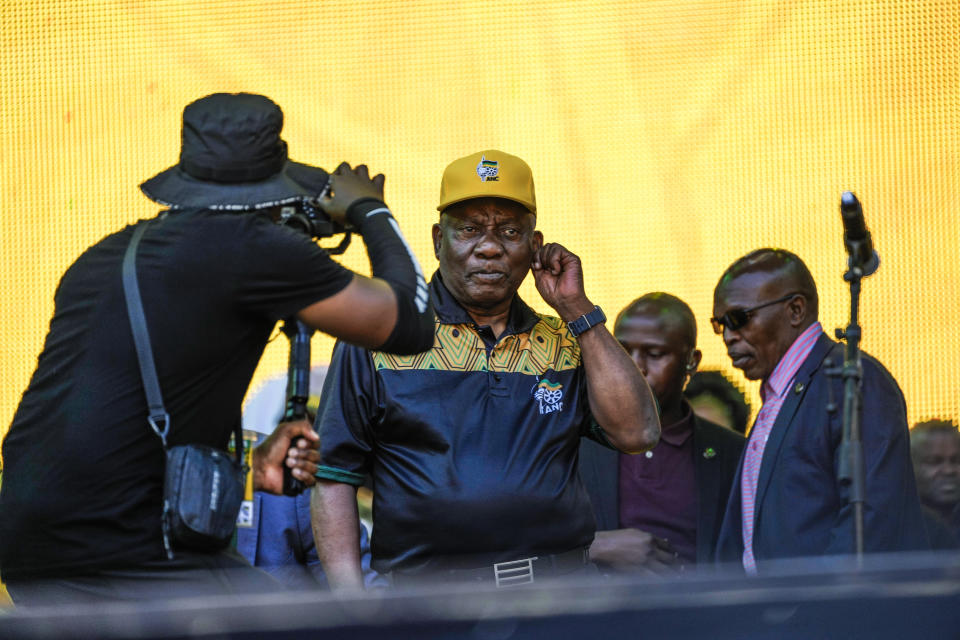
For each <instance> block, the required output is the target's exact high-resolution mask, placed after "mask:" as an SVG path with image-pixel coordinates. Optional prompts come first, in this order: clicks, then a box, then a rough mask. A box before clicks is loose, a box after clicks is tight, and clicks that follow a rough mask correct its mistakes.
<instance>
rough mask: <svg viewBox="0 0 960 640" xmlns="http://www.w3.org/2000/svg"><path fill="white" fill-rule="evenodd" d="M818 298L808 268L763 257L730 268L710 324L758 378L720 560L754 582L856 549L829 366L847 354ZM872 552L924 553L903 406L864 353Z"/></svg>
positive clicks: (773, 254)
mask: <svg viewBox="0 0 960 640" xmlns="http://www.w3.org/2000/svg"><path fill="white" fill-rule="evenodd" d="M818 304H819V299H818V296H817V287H816V284H815V283H814V281H813V276H812V275H810V271H809V270H808V269H807V266H806V265H805V264H804V263H803V261H802V260H801V259H800V258H799V257H797V256H796V255H794V254H792V253H790V252H789V251H784V250H783V249H758V250H756V251H753V252H751V253H749V254H747V255H745V256H743V257H742V258H740V259H738V260H737V261H735V262H734V263H733V264H732V265H730V266H729V267H728V268H727V270H726V271H725V272H724V273H723V275H722V276H721V277H720V281H719V282H718V284H717V286H716V289H715V290H714V297H713V314H714V317H713V318H711V322H712V323H713V325H714V330H715V331H716V332H717V333H718V334H721V335H722V336H723V341H724V343H725V344H726V346H727V354H728V355H729V356H730V360H731V361H732V363H733V366H734V367H735V368H737V369H740V370H741V371H743V374H744V376H746V378H747V379H748V380H760V381H761V388H760V395H761V397H762V398H763V406H762V407H761V409H760V412H759V413H758V415H757V419H756V421H755V422H754V426H753V428H752V429H751V430H750V437H749V439H748V440H747V444H746V448H745V449H744V454H743V458H742V459H741V462H740V468H739V469H738V471H737V477H736V480H735V481H734V485H733V489H732V491H731V495H730V500H729V502H728V503H727V511H726V515H725V517H724V521H723V526H722V528H721V530H720V538H719V541H718V543H717V544H718V547H717V553H718V557H719V558H720V559H721V560H725V561H736V562H741V563H742V564H743V567H744V569H745V570H746V571H747V572H748V573H755V572H756V571H757V569H758V567H759V565H761V564H762V563H763V562H764V561H766V560H774V559H777V558H789V557H801V556H803V557H808V556H823V555H831V554H852V553H854V552H855V543H854V527H853V507H852V506H851V505H850V503H849V502H848V493H847V490H846V489H845V488H843V487H841V486H840V484H839V482H838V480H837V456H838V447H839V446H840V442H841V435H842V434H841V431H842V415H841V414H842V411H841V410H839V409H838V410H836V411H833V412H830V413H828V412H827V405H828V403H829V402H830V399H831V398H832V399H833V402H834V403H836V404H837V405H838V406H842V403H843V380H842V378H840V377H839V376H836V377H829V376H828V375H827V373H826V369H827V368H828V366H829V365H827V364H825V360H827V359H828V357H829V358H830V359H831V360H832V362H833V366H834V367H838V366H840V365H841V364H842V363H843V349H842V346H841V345H839V344H838V343H836V342H834V341H832V340H831V339H830V338H828V337H827V335H826V334H825V333H824V332H823V329H822V327H821V326H820V323H819V322H818V321H817V314H818ZM862 365H863V378H862V391H863V403H862V424H863V438H862V442H863V456H864V464H865V467H864V468H865V469H866V502H865V504H864V540H865V549H866V551H867V552H878V551H900V550H912V549H925V548H927V547H928V543H927V539H926V534H925V533H924V527H923V523H922V516H921V513H920V502H919V499H918V498H917V490H916V485H915V483H914V478H913V466H912V465H911V463H910V452H909V441H908V437H909V436H908V431H907V418H906V403H905V402H904V399H903V394H902V393H901V392H900V387H899V386H897V383H896V381H895V380H894V379H893V377H892V376H891V375H890V374H889V373H888V372H887V370H886V369H885V368H884V367H883V365H882V364H880V363H879V362H877V361H876V360H875V359H874V358H872V357H870V356H869V355H867V354H865V353H864V354H862Z"/></svg>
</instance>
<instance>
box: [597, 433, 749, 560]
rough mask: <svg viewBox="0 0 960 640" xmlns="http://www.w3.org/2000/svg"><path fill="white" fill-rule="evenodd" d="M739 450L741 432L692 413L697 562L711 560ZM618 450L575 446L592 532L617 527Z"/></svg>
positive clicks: (618, 498) (618, 499)
mask: <svg viewBox="0 0 960 640" xmlns="http://www.w3.org/2000/svg"><path fill="white" fill-rule="evenodd" d="M742 450H743V436H741V435H740V434H739V433H736V432H735V431H731V430H730V429H726V428H724V427H721V426H720V425H718V424H714V423H712V422H708V421H707V420H704V419H703V418H700V417H698V416H696V415H694V422H693V462H694V464H693V468H694V474H695V475H696V485H697V562H699V563H703V562H709V561H711V560H713V552H714V547H715V545H716V541H717V534H718V533H719V531H720V523H721V521H722V519H723V512H724V508H725V506H726V502H727V496H728V495H729V492H730V483H731V482H733V477H734V474H735V473H736V470H737V461H738V460H739V459H740V452H741V451H742ZM620 455H622V454H621V453H620V452H619V451H615V450H613V449H608V448H607V447H604V446H601V445H599V444H597V443H596V442H593V441H592V440H587V439H583V440H581V444H580V478H581V480H582V481H583V484H584V486H586V488H587V493H589V494H590V502H591V503H592V504H593V515H594V517H595V518H596V520H597V530H598V531H607V530H611V529H620V528H622V527H621V526H620V488H619V469H620V465H619V456H620Z"/></svg>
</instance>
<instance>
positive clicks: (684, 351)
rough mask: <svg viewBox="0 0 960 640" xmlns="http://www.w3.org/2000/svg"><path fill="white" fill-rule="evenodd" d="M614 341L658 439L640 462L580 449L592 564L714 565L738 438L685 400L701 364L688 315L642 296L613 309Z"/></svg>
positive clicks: (661, 299)
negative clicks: (651, 406)
mask: <svg viewBox="0 0 960 640" xmlns="http://www.w3.org/2000/svg"><path fill="white" fill-rule="evenodd" d="M613 335H614V336H615V337H616V339H617V341H618V342H619V343H620V344H621V345H622V346H623V348H624V349H625V350H626V352H627V353H628V354H630V357H631V358H632V359H633V361H634V362H635V363H636V364H637V367H639V368H640V372H641V373H642V374H643V376H644V378H645V379H646V381H647V384H649V385H650V388H651V389H652V390H653V393H654V394H655V395H656V398H657V401H658V403H659V405H660V422H661V435H660V443H659V444H657V446H656V447H654V448H653V449H651V450H650V451H647V452H646V453H645V454H643V455H638V456H631V455H626V454H623V453H620V452H617V451H614V450H611V449H609V448H606V447H602V446H600V445H598V444H597V443H595V442H593V441H590V440H583V441H582V442H581V443H580V477H581V478H582V479H583V484H584V486H585V487H586V488H587V492H588V493H589V494H590V502H591V504H592V505H593V512H594V516H595V517H596V520H597V536H596V538H595V539H594V541H593V544H592V545H591V546H590V558H591V560H593V561H594V562H596V563H597V564H598V565H599V566H600V567H601V569H606V570H610V571H636V570H653V571H658V572H660V571H664V570H670V569H676V568H679V567H683V566H685V565H693V564H694V563H703V562H708V561H712V560H713V558H714V549H715V546H716V543H717V534H718V533H719V531H720V523H721V521H722V519H723V513H724V510H725V508H726V503H727V497H728V496H729V494H730V487H731V485H732V483H733V478H734V475H735V474H736V470H737V462H738V461H739V459H740V452H741V451H742V450H743V437H742V436H740V435H739V434H737V433H734V432H733V431H731V430H729V429H725V428H723V427H721V426H720V425H717V424H713V423H712V422H709V421H707V420H704V419H703V418H700V417H699V416H697V415H696V414H694V412H693V410H692V409H691V407H690V404H689V403H688V402H687V401H686V399H685V398H684V394H683V386H684V383H685V382H686V381H687V378H688V377H689V376H690V374H691V373H693V372H694V371H696V369H697V366H698V365H699V364H700V358H701V354H700V350H699V349H697V348H696V344H697V324H696V319H695V318H694V316H693V312H692V311H691V310H690V307H689V306H687V304H686V303H685V302H683V301H682V300H680V299H679V298H677V297H675V296H672V295H670V294H668V293H648V294H646V295H644V296H641V297H639V298H637V299H636V300H634V301H633V302H631V303H630V304H629V305H627V306H626V308H624V309H623V310H622V311H621V312H620V314H619V315H618V316H617V321H616V323H615V324H614V328H613Z"/></svg>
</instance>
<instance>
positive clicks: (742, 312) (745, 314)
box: [710, 293, 800, 335]
mask: <svg viewBox="0 0 960 640" xmlns="http://www.w3.org/2000/svg"><path fill="white" fill-rule="evenodd" d="M798 295H800V294H799V293H790V294H787V295H785V296H783V297H782V298H777V299H776V300H771V301H770V302H764V303H763V304H758V305H757V306H755V307H750V308H749V309H730V310H729V311H727V312H726V313H725V314H723V315H722V316H720V317H719V318H710V324H712V325H713V332H714V333H716V334H717V335H720V334H721V333H723V328H724V327H726V328H727V329H730V331H737V330H739V329H742V328H743V327H745V326H746V325H747V323H748V322H750V314H751V313H753V312H754V311H756V310H757V309H763V308H764V307H769V306H770V305H772V304H777V303H778V302H783V301H784V300H789V299H790V298H794V297H796V296H798Z"/></svg>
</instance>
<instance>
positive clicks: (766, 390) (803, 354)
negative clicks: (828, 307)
mask: <svg viewBox="0 0 960 640" xmlns="http://www.w3.org/2000/svg"><path fill="white" fill-rule="evenodd" d="M822 333H823V327H822V326H821V325H820V323H819V322H814V323H813V324H812V325H810V326H809V327H807V328H806V329H805V330H804V331H803V333H801V334H800V335H799V336H797V339H796V340H794V341H793V344H791V345H790V348H789V349H787V352H786V353H785V354H783V357H782V358H780V362H778V363H777V366H776V368H775V369H774V370H773V373H771V374H770V377H769V378H767V379H766V380H764V381H763V384H762V385H761V386H760V395H761V396H762V400H763V401H764V402H766V401H767V400H769V399H770V397H771V395H770V394H771V393H772V394H773V395H775V396H777V397H780V396H782V395H783V393H784V391H786V390H787V387H788V386H789V385H790V382H791V381H792V380H793V378H794V376H796V375H797V371H799V370H800V367H801V366H802V365H803V362H804V360H806V359H807V356H808V355H810V352H811V351H812V350H813V345H815V344H816V343H817V339H818V338H819V337H820V334H822Z"/></svg>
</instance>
